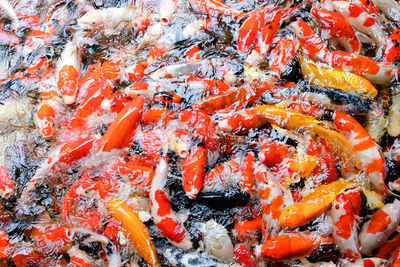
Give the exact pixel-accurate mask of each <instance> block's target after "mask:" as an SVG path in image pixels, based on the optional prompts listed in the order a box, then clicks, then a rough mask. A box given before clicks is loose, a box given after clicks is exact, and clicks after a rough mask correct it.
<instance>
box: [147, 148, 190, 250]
mask: <svg viewBox="0 0 400 267" xmlns="http://www.w3.org/2000/svg"><path fill="white" fill-rule="evenodd" d="M167 176H168V158H167V157H166V156H162V157H161V158H160V162H159V163H158V165H157V168H156V173H155V175H154V178H153V181H152V183H151V190H150V205H151V215H152V217H153V220H154V223H155V225H156V226H157V227H158V229H159V230H160V231H161V234H162V235H163V236H165V237H166V238H168V239H169V240H170V241H171V243H172V244H174V245H175V246H177V247H180V248H182V249H190V248H191V247H192V242H191V240H190V235H189V233H188V232H187V230H186V229H185V227H184V226H183V224H182V223H180V222H179V221H178V220H177V218H176V215H175V214H174V212H173V211H172V209H171V204H170V203H169V199H168V196H167V194H166V193H165V192H164V190H165V188H164V187H165V184H166V180H167Z"/></svg>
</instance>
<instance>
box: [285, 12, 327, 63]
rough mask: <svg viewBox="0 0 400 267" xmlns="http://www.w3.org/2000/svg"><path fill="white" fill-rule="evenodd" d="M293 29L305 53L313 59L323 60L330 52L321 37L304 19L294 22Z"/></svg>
mask: <svg viewBox="0 0 400 267" xmlns="http://www.w3.org/2000/svg"><path fill="white" fill-rule="evenodd" d="M293 31H294V33H295V34H296V36H297V40H298V41H299V43H300V46H301V48H302V51H303V53H304V54H305V55H306V56H308V57H310V58H311V59H313V60H322V59H323V57H324V55H325V54H326V53H327V52H328V49H327V48H326V46H325V44H324V43H323V42H322V40H321V38H319V36H318V35H317V34H316V33H315V32H314V31H313V30H312V29H311V27H310V26H309V25H308V24H307V23H305V22H304V21H302V20H297V21H296V22H295V23H294V24H293Z"/></svg>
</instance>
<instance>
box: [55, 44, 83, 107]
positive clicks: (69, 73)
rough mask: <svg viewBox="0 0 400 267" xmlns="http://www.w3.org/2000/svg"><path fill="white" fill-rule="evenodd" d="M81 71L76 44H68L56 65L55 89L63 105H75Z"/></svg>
mask: <svg viewBox="0 0 400 267" xmlns="http://www.w3.org/2000/svg"><path fill="white" fill-rule="evenodd" d="M80 69H81V61H80V54H79V48H78V46H77V44H76V42H74V41H71V42H68V43H67V45H66V46H65V48H64V50H63V52H62V54H61V57H60V59H59V61H58V63H57V70H56V77H57V88H58V90H59V92H60V94H61V95H62V98H63V100H64V103H65V104H67V105H71V104H74V103H75V100H76V97H77V95H78V79H79V73H80Z"/></svg>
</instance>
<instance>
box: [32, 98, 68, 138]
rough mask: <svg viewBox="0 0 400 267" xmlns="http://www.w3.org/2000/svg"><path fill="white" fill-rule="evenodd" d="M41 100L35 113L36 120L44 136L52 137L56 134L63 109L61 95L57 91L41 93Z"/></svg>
mask: <svg viewBox="0 0 400 267" xmlns="http://www.w3.org/2000/svg"><path fill="white" fill-rule="evenodd" d="M39 97H40V102H39V104H38V107H37V111H36V113H35V115H34V121H35V123H36V126H37V127H38V129H39V131H40V134H41V136H42V137H43V138H45V139H49V138H52V137H53V136H54V134H55V130H56V124H57V121H58V119H59V118H58V117H59V115H60V110H61V109H62V104H61V103H60V102H61V99H60V97H59V96H58V93H57V92H56V91H48V92H43V93H41V94H40V96H39Z"/></svg>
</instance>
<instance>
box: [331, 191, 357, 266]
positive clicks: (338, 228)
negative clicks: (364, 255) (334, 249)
mask: <svg viewBox="0 0 400 267" xmlns="http://www.w3.org/2000/svg"><path fill="white" fill-rule="evenodd" d="M331 218H332V222H333V232H332V235H333V240H334V242H335V244H336V245H337V246H338V247H339V251H340V253H341V254H342V255H343V256H344V257H345V258H349V259H350V260H352V261H353V260H355V259H359V258H361V254H360V251H359V247H358V235H357V234H358V232H357V223H356V220H355V217H354V211H353V207H352V205H351V202H350V200H349V199H347V197H346V194H345V193H340V194H339V195H337V196H336V198H335V201H334V202H333V203H332V208H331Z"/></svg>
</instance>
